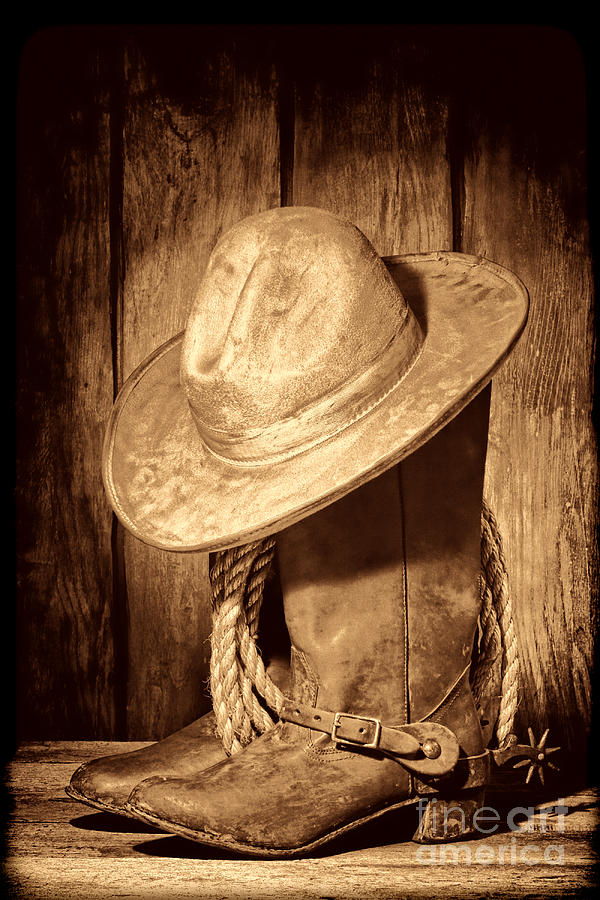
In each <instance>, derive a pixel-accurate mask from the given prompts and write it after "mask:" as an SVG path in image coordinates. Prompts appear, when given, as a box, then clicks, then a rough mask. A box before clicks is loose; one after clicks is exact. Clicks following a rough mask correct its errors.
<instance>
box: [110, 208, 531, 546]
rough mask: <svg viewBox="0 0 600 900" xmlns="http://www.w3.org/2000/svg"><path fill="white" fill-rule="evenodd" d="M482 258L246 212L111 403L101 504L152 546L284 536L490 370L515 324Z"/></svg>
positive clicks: (508, 289)
mask: <svg viewBox="0 0 600 900" xmlns="http://www.w3.org/2000/svg"><path fill="white" fill-rule="evenodd" d="M527 310H528V298H527V291H526V289H525V288H524V286H523V284H522V283H521V281H520V280H519V279H518V278H517V277H516V276H515V275H514V274H513V273H512V272H509V271H507V270H506V269H504V268H502V267H501V266H499V265H496V264H495V263H492V262H490V261H488V260H486V259H482V258H479V257H474V256H465V255H463V254H458V253H450V252H443V251H440V252H435V253H422V254H410V255H407V256H392V257H388V258H384V259H382V258H380V257H379V256H378V254H377V253H376V251H375V249H374V248H373V246H372V245H371V244H370V242H369V241H368V240H367V238H366V237H365V236H364V235H363V234H362V232H360V231H359V230H358V229H357V228H356V227H355V226H354V225H352V224H351V223H350V222H348V221H346V220H344V219H341V218H339V217H338V216H335V215H333V214H332V213H330V212H327V211H325V210H321V209H315V208H312V207H285V208H279V209H272V210H269V211H267V212H264V213H259V214H257V215H254V216H250V217H249V218H247V219H244V220H242V221H241V222H239V223H238V224H237V225H235V226H234V227H233V228H232V229H231V230H230V231H229V232H227V233H226V234H225V235H224V236H223V237H222V238H221V239H220V240H219V242H218V243H217V245H216V246H215V248H214V250H213V253H212V255H211V257H210V260H209V262H208V266H207V268H206V272H205V274H204V277H203V280H202V283H201V286H200V288H199V291H198V295H197V297H196V299H195V302H194V304H193V308H192V311H191V315H190V317H189V320H188V324H187V327H186V329H185V332H183V333H182V334H179V335H177V336H176V337H174V338H172V339H171V340H170V341H168V342H167V343H166V344H164V345H163V346H161V347H159V348H158V350H156V351H155V353H153V354H152V355H151V356H150V357H149V358H148V359H147V360H146V361H145V362H143V363H142V364H141V365H140V366H139V367H138V368H137V369H136V370H135V371H134V372H133V373H132V375H131V376H130V377H129V379H128V380H127V382H126V383H125V384H124V386H123V388H122V390H121V391H120V393H119V396H118V397H117V400H116V403H115V406H114V409H113V412H112V416H111V419H110V423H109V427H108V432H107V436H106V441H105V447H104V459H103V475H104V481H105V485H106V489H107V492H108V496H109V498H110V501H111V503H112V506H113V508H114V510H115V512H116V514H117V516H118V517H119V519H120V520H121V522H123V524H124V525H125V526H126V527H127V528H128V529H129V530H130V531H131V532H132V533H133V534H134V535H136V536H137V537H138V538H140V539H141V540H142V541H145V542H146V543H148V544H152V545H153V546H156V547H161V548H163V549H166V550H201V549H202V550H216V549H221V548H224V547H231V546H235V545H238V544H243V543H246V542H248V541H251V540H255V539H257V538H260V537H264V536H265V535H267V534H270V533H273V532H276V531H280V530H281V529H283V528H285V527H287V526H288V525H291V524H292V523H294V522H296V521H298V520H299V519H301V518H303V517H305V516H307V515H310V514H311V513H313V512H316V510H318V509H320V508H322V507H324V506H326V505H327V504H329V503H332V502H334V501H335V500H337V499H339V498H340V497H342V496H343V495H344V494H346V493H348V492H349V491H351V490H353V489H354V488H356V487H358V486H359V485H361V484H363V483H364V482H366V481H368V480H369V479H371V478H375V477H376V476H377V475H379V474H380V473H382V472H384V471H385V470H386V469H388V468H390V467H391V466H393V465H395V464H396V463H397V462H399V461H400V460H401V459H403V458H404V457H406V456H407V455H408V454H410V453H412V452H413V451H414V450H416V449H417V448H418V447H419V446H421V445H422V444H423V443H425V441H427V440H428V439H429V438H430V437H432V435H434V434H435V433H436V432H437V431H439V430H440V429H441V428H442V427H443V426H444V425H445V424H446V423H447V422H448V421H449V420H450V419H451V418H453V417H454V416H455V415H457V414H458V413H459V412H460V411H461V409H463V408H464V407H465V406H466V404H467V403H468V402H469V401H470V400H471V399H472V398H473V397H474V396H475V395H476V394H477V393H478V392H479V391H480V390H481V389H482V388H483V387H484V386H485V385H486V384H487V383H488V382H489V380H490V379H491V377H492V375H493V374H494V372H495V371H496V370H497V369H498V367H499V366H500V365H501V363H502V362H503V361H504V359H505V358H506V357H507V355H508V353H509V352H510V350H511V348H512V347H513V346H514V344H515V342H516V340H517V338H518V337H519V335H520V333H521V331H522V329H523V327H524V325H525V322H526V318H527Z"/></svg>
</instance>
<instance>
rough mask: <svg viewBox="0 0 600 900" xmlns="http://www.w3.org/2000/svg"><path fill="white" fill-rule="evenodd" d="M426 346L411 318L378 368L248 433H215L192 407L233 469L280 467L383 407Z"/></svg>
mask: <svg viewBox="0 0 600 900" xmlns="http://www.w3.org/2000/svg"><path fill="white" fill-rule="evenodd" d="M422 344H423V335H422V332H421V328H420V326H419V324H418V322H417V320H416V319H415V317H414V316H413V315H411V314H409V315H408V316H407V317H406V318H405V320H404V322H403V327H402V329H401V330H400V331H399V332H398V333H397V334H395V335H394V338H393V339H392V340H391V341H390V342H389V344H388V345H387V347H386V348H385V349H384V350H383V351H382V353H381V354H380V355H379V356H378V357H377V359H376V360H375V362H374V363H373V365H372V366H370V367H369V369H367V370H366V371H365V372H363V373H362V374H361V375H359V376H358V377H357V378H355V379H353V380H352V381H351V382H349V383H348V384H345V385H343V386H342V387H340V388H339V389H338V390H337V391H336V392H335V393H334V394H330V395H329V396H327V397H324V398H321V399H320V400H318V401H317V402H316V403H313V404H311V405H310V406H308V407H305V408H303V409H302V411H301V412H299V413H297V414H296V415H294V416H290V417H288V418H287V419H282V420H279V421H277V422H273V423H272V424H270V425H267V426H264V427H263V428H254V429H252V430H251V431H247V432H244V433H239V432H238V433H232V432H230V431H229V432H225V431H220V430H218V429H215V428H213V427H211V426H210V425H208V424H207V423H206V422H204V421H203V420H202V419H201V418H200V416H199V415H198V412H197V411H196V410H195V409H194V408H193V407H192V406H191V405H190V410H191V413H192V416H193V418H194V421H195V423H196V427H197V428H198V431H199V433H200V436H201V438H202V440H203V441H204V443H205V444H206V447H207V449H208V450H210V452H211V453H213V454H214V455H215V456H217V457H219V458H220V459H223V460H225V461H226V462H228V463H233V464H236V465H241V466H257V465H264V464H268V463H276V462H280V461H282V460H284V459H289V458H290V457H293V456H297V455H298V454H300V453H304V452H305V451H306V450H310V449H311V448H312V447H314V446H315V445H317V444H321V443H323V442H324V441H326V440H329V438H331V437H333V436H334V435H336V434H338V433H339V432H341V431H343V430H344V429H346V428H348V427H349V426H350V425H352V424H353V423H354V422H356V421H357V420H358V419H361V418H362V417H363V416H365V415H367V414H368V413H369V412H370V411H371V410H372V409H374V408H375V407H377V406H379V404H380V403H382V402H383V400H385V398H386V397H387V396H388V395H389V394H390V393H392V391H394V390H395V389H396V388H397V387H398V385H399V384H400V383H401V382H402V381H403V379H404V378H405V377H406V375H407V374H408V372H409V371H410V369H411V368H412V366H413V364H414V363H415V361H416V359H417V358H418V356H419V354H420V352H421V347H422Z"/></svg>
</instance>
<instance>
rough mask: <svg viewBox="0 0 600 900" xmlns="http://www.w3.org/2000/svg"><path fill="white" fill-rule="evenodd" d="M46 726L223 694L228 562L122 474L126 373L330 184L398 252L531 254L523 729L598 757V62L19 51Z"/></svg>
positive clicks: (502, 512)
mask: <svg viewBox="0 0 600 900" xmlns="http://www.w3.org/2000/svg"><path fill="white" fill-rule="evenodd" d="M20 85H21V88H20V98H19V110H20V132H19V133H20V145H19V162H20V173H19V185H20V194H19V197H20V200H19V209H20V230H19V234H20V244H19V260H20V273H21V274H20V294H19V307H18V311H19V326H20V330H19V335H18V347H19V351H18V373H19V374H18V378H19V394H18V406H17V410H18V425H19V445H18V456H19V472H18V484H17V509H18V515H19V539H18V550H19V598H18V634H19V660H20V663H19V692H18V699H19V710H20V730H19V733H20V734H21V735H22V736H23V737H29V738H37V739H40V738H42V739H50V738H131V739H150V738H158V737H161V736H163V735H165V734H167V733H169V732H170V731H172V730H173V729H175V728H177V727H178V726H180V725H182V724H184V723H185V722H186V721H189V720H190V719H191V718H193V717H194V716H195V715H197V714H200V713H201V712H203V711H204V710H205V709H206V708H207V703H208V701H207V699H206V694H205V685H204V681H205V679H206V676H207V658H208V643H207V639H208V635H209V631H210V608H209V599H208V598H209V592H208V583H207V565H208V560H207V557H206V555H204V554H169V553H164V552H159V551H156V550H153V549H151V548H148V547H146V546H145V545H142V544H140V543H139V542H138V541H136V540H135V539H133V538H131V537H130V536H128V535H127V534H124V533H123V531H122V529H121V527H120V526H118V527H117V526H116V525H115V523H114V521H113V520H112V517H111V514H110V510H109V508H108V506H107V503H106V500H105V498H104V495H103V491H102V487H101V484H100V474H99V473H100V454H101V443H102V433H103V427H104V424H105V422H106V418H107V416H108V413H109V410H110V407H111V404H112V400H113V396H114V393H115V392H116V391H117V390H118V388H119V386H120V385H121V384H122V382H123V380H124V379H125V378H126V377H127V375H128V374H129V373H130V372H131V370H132V369H133V368H134V367H135V366H136V365H137V364H138V363H139V362H140V361H141V360H142V359H143V358H144V356H145V355H146V354H148V353H149V352H150V351H151V350H152V349H153V348H154V347H155V346H157V345H158V344H159V343H160V342H161V341H163V340H165V339H167V338H168V337H170V336H171V335H172V334H174V333H175V332H177V331H179V330H181V329H182V328H183V327H184V325H185V320H186V316H187V313H188V311H189V308H190V304H191V300H192V298H193V294H194V289H195V286H196V285H197V283H198V281H199V279H200V277H201V275H202V271H203V267H204V265H205V264H206V261H207V259H208V256H209V254H210V251H211V249H212V247H213V246H214V243H215V241H216V239H217V237H218V236H219V234H220V233H221V232H222V231H223V230H225V229H227V228H228V227H229V226H230V225H232V224H234V223H235V222H236V221H238V220H239V219H240V218H242V217H243V216H245V215H248V214H250V213H252V212H255V211H259V210H262V209H267V208H270V207H273V206H277V205H280V204H281V205H289V204H294V205H298V204H312V205H318V206H323V207H326V208H329V209H332V210H333V211H335V212H339V213H342V214H344V215H346V216H347V217H349V218H350V219H352V220H353V221H354V222H355V223H356V224H357V225H358V226H359V227H360V228H361V229H362V230H363V231H364V232H365V234H366V235H367V236H368V237H369V238H370V239H371V241H372V242H373V243H374V245H375V246H376V248H377V249H378V250H379V252H380V253H381V254H392V253H399V252H412V251H427V250H434V249H454V250H458V251H462V252H467V253H477V254H483V255H486V256H488V257H489V258H491V259H493V260H495V261H496V262H499V263H501V264H503V265H505V266H508V267H509V268H511V269H513V270H514V271H515V272H517V274H519V275H520V276H521V278H522V279H523V280H524V281H525V282H526V284H527V286H528V288H529V290H530V293H531V317H530V324H529V325H528V329H527V332H526V335H525V337H524V339H523V340H522V342H521V343H520V345H519V346H518V348H517V350H516V351H515V353H514V354H513V356H512V357H511V359H510V360H509V363H508V364H507V366H506V367H505V369H504V370H503V371H502V373H501V374H500V375H499V376H498V377H497V378H496V379H495V381H494V386H493V393H492V422H491V434H490V449H489V458H488V467H487V476H486V480H487V494H488V497H489V499H490V501H491V503H492V506H493V508H494V509H495V511H496V514H497V517H498V521H499V524H500V527H501V529H502V532H503V535H504V546H505V552H506V556H507V563H508V567H509V572H510V576H511V584H512V588H513V595H514V605H515V619H516V628H517V632H518V638H519V648H520V654H521V660H522V672H523V691H522V700H521V708H520V728H521V729H523V728H524V727H525V725H526V724H531V725H532V726H533V727H534V730H536V731H537V732H538V733H539V732H540V731H541V730H542V729H543V727H545V726H546V725H549V726H551V728H552V733H553V738H554V740H555V741H556V742H558V743H562V744H563V745H566V746H567V747H568V749H569V750H570V751H571V753H573V754H574V755H575V756H576V757H577V758H578V759H580V760H582V759H583V757H584V751H585V744H586V735H587V731H588V729H589V725H590V717H591V687H590V684H591V682H590V676H591V669H592V655H593V640H594V638H593V634H594V625H595V618H596V608H597V607H596V604H597V593H596V591H597V554H596V543H595V541H596V526H597V518H596V512H595V500H596V490H597V474H596V447H595V437H594V431H593V427H592V421H591V398H592V385H593V378H592V372H593V366H592V363H593V336H594V332H593V324H592V309H593V306H592V275H591V253H590V248H589V239H588V221H587V217H586V170H585V150H586V133H585V122H586V110H585V76H584V71H583V64H582V60H581V54H580V51H579V49H578V47H577V45H576V43H575V42H574V41H573V39H572V38H571V37H570V36H569V35H568V34H567V33H565V32H561V31H557V30H553V29H550V28H543V27H525V26H516V27H512V26H511V27H509V26H506V27H505V26H493V27H489V28H486V27H484V26H476V27H475V26H421V27H416V26H385V27H383V26H289V27H284V26H237V27H225V26H218V27H209V26H186V27H182V26H177V27H175V26H173V27H167V26H159V27H158V28H149V29H148V28H145V27H142V26H134V27H131V28H127V29H125V28H124V27H116V28H107V29H103V28H91V29H85V28H81V27H79V28H75V29H56V30H50V31H46V32H41V33H40V34H38V35H37V36H36V37H35V38H34V39H33V40H32V41H31V42H30V43H29V45H28V46H27V48H26V50H25V52H24V55H23V58H22V64H21V74H20Z"/></svg>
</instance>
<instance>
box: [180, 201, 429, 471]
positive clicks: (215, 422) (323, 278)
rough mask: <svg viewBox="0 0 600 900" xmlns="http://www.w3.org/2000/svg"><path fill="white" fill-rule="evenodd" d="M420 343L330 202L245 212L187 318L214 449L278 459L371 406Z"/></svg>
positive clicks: (200, 409) (197, 390)
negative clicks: (329, 208) (325, 206)
mask: <svg viewBox="0 0 600 900" xmlns="http://www.w3.org/2000/svg"><path fill="white" fill-rule="evenodd" d="M421 344H422V334H421V331H420V328H419V326H418V324H417V322H416V319H415V317H414V315H413V313H412V311H411V309H410V307H409V306H408V304H407V303H406V301H405V299H404V297H403V296H402V294H401V293H400V291H399V289H398V287H397V286H396V284H395V282H394V281H393V279H392V278H391V276H390V274H389V273H388V271H387V268H386V266H385V264H384V263H383V262H382V260H381V259H380V258H379V256H378V254H377V253H376V251H375V249H374V248H373V247H372V245H371V244H370V242H369V241H368V240H367V238H366V237H365V236H364V234H362V232H361V231H359V230H358V229H357V228H356V227H355V226H354V225H352V224H351V223H350V222H347V221H345V220H343V219H340V218H339V217H338V216H335V215H333V214H332V213H329V212H326V211H324V210H321V209H315V208H312V207H284V208H280V209H274V210H269V211H268V212H264V213H259V214H258V215H254V216H251V217H249V218H247V219H244V220H242V221H241V222H239V223H238V224H237V225H236V226H234V227H233V228H232V229H231V230H230V231H228V232H227V233H226V234H225V235H224V236H223V237H222V238H221V239H220V240H219V242H218V243H217V245H216V246H215V248H214V250H213V253H212V255H211V257H210V260H209V263H208V266H207V269H206V273H205V275H204V278H203V281H202V283H201V285H200V288H199V292H198V295H197V297H196V301H195V303H194V306H193V309H192V312H191V315H190V317H189V320H188V324H187V328H186V332H185V336H184V342H183V348H182V361H181V382H182V385H183V387H184V389H185V391H186V395H187V399H188V402H189V405H190V408H191V411H192V414H193V416H194V419H195V421H196V425H197V427H198V430H199V432H200V435H201V437H202V438H203V440H204V442H205V443H206V444H207V446H208V447H209V448H210V449H211V450H213V452H215V453H217V454H218V455H221V456H224V457H225V458H227V459H231V460H237V461H239V462H244V461H248V462H257V461H261V460H263V459H264V460H265V461H267V460H268V461H273V460H275V459H277V457H278V456H281V455H284V456H285V455H290V454H293V453H297V452H300V451H302V450H303V449H305V448H307V447H309V446H312V445H314V443H316V442H318V441H321V440H324V439H326V438H327V437H328V436H329V435H330V434H332V433H336V432H337V431H339V430H341V429H342V428H344V427H345V426H346V425H348V424H350V422H351V421H355V420H356V418H357V417H359V416H360V415H363V414H364V413H365V412H366V411H368V409H369V408H370V406H371V405H373V404H376V403H377V402H378V400H379V399H380V398H382V397H383V396H385V395H386V393H388V392H389V390H391V389H393V387H395V386H396V385H397V383H398V381H399V379H401V378H402V377H403V375H405V374H406V372H407V371H408V370H409V368H410V367H411V365H412V363H413V362H414V360H415V359H416V357H417V355H418V353H419V349H420V347H421Z"/></svg>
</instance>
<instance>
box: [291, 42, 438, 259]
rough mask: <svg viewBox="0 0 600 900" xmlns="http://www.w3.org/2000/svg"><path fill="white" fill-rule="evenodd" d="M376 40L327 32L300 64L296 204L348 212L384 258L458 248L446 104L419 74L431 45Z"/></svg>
mask: <svg viewBox="0 0 600 900" xmlns="http://www.w3.org/2000/svg"><path fill="white" fill-rule="evenodd" d="M390 35H391V37H390ZM394 35H395V39H394ZM379 37H381V32H380V31H379V29H376V30H375V31H374V32H371V31H369V29H368V28H367V29H359V30H355V29H353V28H345V27H341V28H340V27H338V28H335V27H334V28H332V29H331V31H329V30H327V29H326V30H325V32H323V33H320V35H317V39H316V40H313V42H312V43H311V58H310V64H307V63H306V61H305V58H304V57H302V56H301V57H300V58H299V59H296V60H295V68H292V78H291V81H292V82H293V89H294V108H295V139H294V150H295V152H294V165H293V203H294V205H314V206H323V207H325V208H327V209H330V210H331V211H332V212H336V213H338V214H340V215H343V216H346V217H347V218H348V219H350V220H351V221H352V222H353V223H354V224H355V225H357V226H358V227H359V228H360V229H361V230H362V231H363V232H364V234H366V236H367V237H368V238H369V240H371V242H372V243H373V244H374V246H375V248H376V249H377V251H378V252H379V253H380V254H381V255H382V256H385V255H393V254H398V253H411V252H419V251H427V250H442V249H446V250H449V249H452V202H451V192H450V169H449V164H448V159H447V156H446V129H447V114H448V111H447V103H446V101H445V98H444V97H442V96H439V95H437V94H435V93H434V92H433V91H432V90H431V87H430V85H429V84H428V82H427V79H424V78H422V77H419V75H421V76H422V72H423V71H426V70H427V66H428V64H430V63H433V58H428V57H429V56H430V54H431V49H430V48H428V47H427V45H426V44H422V43H421V44H416V45H414V44H413V40H412V38H413V32H411V31H410V30H409V32H408V34H405V32H404V31H401V32H400V33H396V32H395V31H394V29H393V28H392V29H391V30H390V31H389V32H388V33H387V37H385V39H384V40H383V42H380V41H379V40H378V38H379ZM415 40H416V38H415ZM332 48H335V49H332ZM422 54H424V55H425V59H424V60H423V61H422V69H419V74H417V72H416V71H415V65H416V61H417V59H419V58H420V57H421V55H422ZM293 64H294V60H293V59H292V62H291V63H290V64H289V65H290V66H293Z"/></svg>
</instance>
